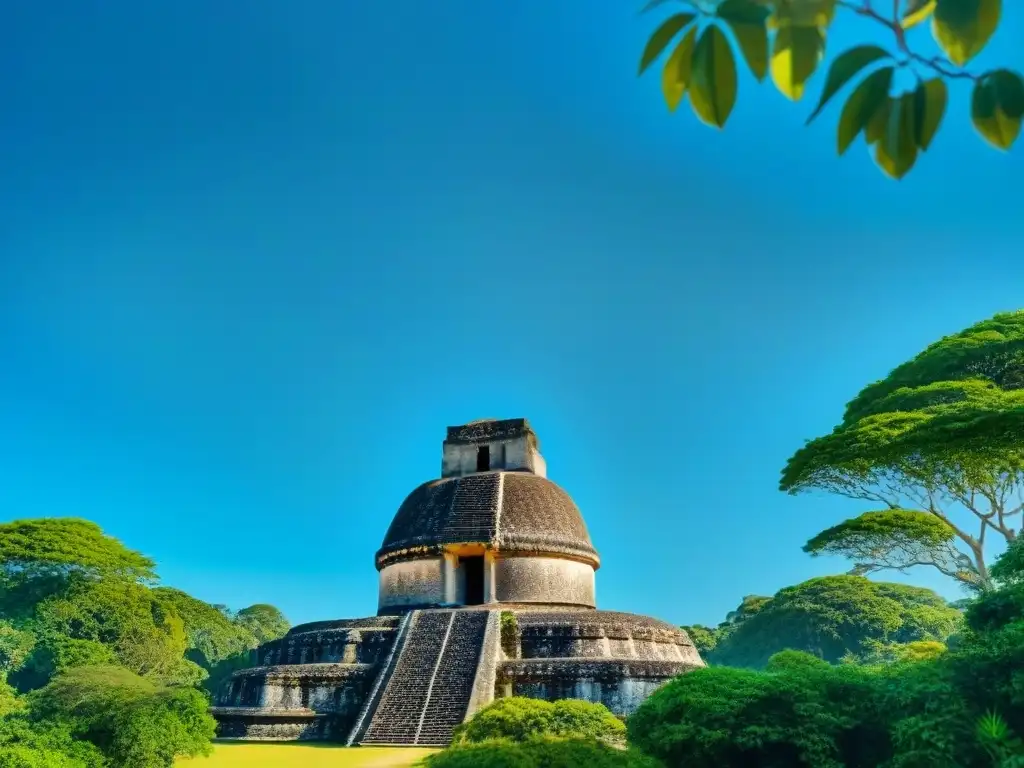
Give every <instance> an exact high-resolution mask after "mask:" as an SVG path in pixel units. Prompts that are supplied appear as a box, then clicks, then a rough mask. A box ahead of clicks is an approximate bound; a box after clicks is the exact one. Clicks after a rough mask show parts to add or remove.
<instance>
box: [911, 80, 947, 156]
mask: <svg viewBox="0 0 1024 768" xmlns="http://www.w3.org/2000/svg"><path fill="white" fill-rule="evenodd" d="M948 100H949V91H948V89H947V88H946V82H945V80H943V79H942V78H941V77H934V78H932V79H931V80H925V81H924V82H923V83H921V84H920V85H919V86H918V87H917V90H916V91H915V92H914V102H915V116H914V125H915V126H916V128H917V135H916V137H915V139H916V141H917V146H919V147H920V148H921V149H923V150H927V149H928V147H930V146H931V143H932V139H934V138H935V134H936V133H937V132H938V130H939V125H940V124H941V123H942V118H943V117H944V116H945V114H946V103H947V102H948Z"/></svg>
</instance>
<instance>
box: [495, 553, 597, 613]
mask: <svg viewBox="0 0 1024 768" xmlns="http://www.w3.org/2000/svg"><path fill="white" fill-rule="evenodd" d="M494 580H495V594H496V596H497V599H498V601H499V602H502V603H547V604H555V605H558V604H565V605H582V606H586V607H589V608H593V607H594V606H595V605H596V602H595V596H594V567H593V566H591V565H587V564H586V563H580V562H577V561H575V560H567V559H563V558H557V557H533V556H529V557H525V556H524V557H502V558H499V559H498V560H496V561H495V563H494Z"/></svg>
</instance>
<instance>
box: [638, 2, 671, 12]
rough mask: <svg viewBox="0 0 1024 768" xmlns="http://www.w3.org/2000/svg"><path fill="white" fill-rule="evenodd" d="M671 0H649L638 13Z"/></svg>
mask: <svg viewBox="0 0 1024 768" xmlns="http://www.w3.org/2000/svg"><path fill="white" fill-rule="evenodd" d="M672 1H673V0H651V2H649V3H647V5H645V6H644V7H643V8H641V9H640V13H647V12H648V11H653V10H654V9H655V8H657V7H658V6H660V5H664V4H665V3H670V2H672Z"/></svg>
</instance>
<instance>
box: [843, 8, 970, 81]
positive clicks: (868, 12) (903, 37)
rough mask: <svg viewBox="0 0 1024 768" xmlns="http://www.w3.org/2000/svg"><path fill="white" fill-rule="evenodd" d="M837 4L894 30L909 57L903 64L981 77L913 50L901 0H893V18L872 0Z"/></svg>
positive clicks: (954, 75) (964, 77)
mask: <svg viewBox="0 0 1024 768" xmlns="http://www.w3.org/2000/svg"><path fill="white" fill-rule="evenodd" d="M837 4H838V5H839V6H840V7H842V8H846V9H847V10H849V11H852V12H853V13H855V14H857V15H858V16H863V17H864V18H866V19H871V20H872V21H876V22H878V23H879V24H881V25H882V26H883V27H885V28H886V29H888V30H889V31H890V32H892V33H893V35H894V36H895V38H896V47H897V48H898V49H899V50H900V52H901V53H903V54H905V55H906V57H907V58H906V59H905V60H904V61H903V62H901V66H906V65H907V64H909V63H910V62H916V63H918V64H920V65H922V66H925V67H928V68H929V69H932V70H933V71H935V72H938V73H939V74H940V75H942V76H943V77H949V78H953V79H960V80H979V79H980V78H979V77H978V75H974V74H971V73H970V72H968V71H966V70H963V69H954V66H955V65H954V64H953V62H951V61H949V60H948V59H944V58H943V57H941V56H932V57H931V58H928V57H927V56H922V55H921V54H919V53H914V52H913V51H911V50H910V47H909V46H908V45H907V31H906V30H905V29H904V28H903V24H902V23H901V21H900V0H893V11H892V18H886V17H885V16H883V15H882V14H881V13H879V12H878V11H876V10H875V9H874V8H873V7H872V6H871V0H863V2H861V3H856V2H853V0H838V2H837Z"/></svg>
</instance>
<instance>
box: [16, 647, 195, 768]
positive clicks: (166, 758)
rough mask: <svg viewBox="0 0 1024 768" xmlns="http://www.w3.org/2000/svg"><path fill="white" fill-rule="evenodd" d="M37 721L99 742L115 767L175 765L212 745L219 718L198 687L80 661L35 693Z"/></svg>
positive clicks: (33, 705)
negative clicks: (82, 664) (161, 682)
mask: <svg viewBox="0 0 1024 768" xmlns="http://www.w3.org/2000/svg"><path fill="white" fill-rule="evenodd" d="M28 698H29V711H30V714H31V716H32V718H33V719H34V720H35V721H36V722H37V723H49V724H52V725H54V726H60V727H62V728H64V729H66V730H67V731H68V732H69V733H70V734H71V735H72V736H73V737H74V738H75V739H77V740H82V741H85V742H90V743H91V744H94V745H95V746H96V747H97V748H98V749H99V750H100V751H101V752H102V753H103V755H104V756H105V757H106V758H107V760H108V761H109V763H108V764H109V765H110V766H113V767H114V768H169V767H170V766H171V765H173V763H174V759H175V758H176V757H180V756H195V755H202V754H206V753H208V751H209V746H210V740H211V739H212V738H213V736H214V731H215V723H214V720H213V718H212V717H211V716H210V715H209V713H208V711H207V707H208V705H209V702H208V701H207V699H206V697H205V696H204V695H203V694H202V693H201V692H200V691H198V690H196V689H194V688H188V687H182V686H175V687H164V686H160V685H157V684H155V683H153V682H152V681H151V680H147V679H145V678H142V677H139V676H138V675H135V674H133V673H132V672H130V671H129V670H127V669H123V668H121V667H80V668H76V669H71V670H68V671H67V672H65V673H64V674H61V675H58V676H57V677H55V678H54V679H53V681H52V682H50V683H49V684H48V685H47V686H46V687H45V688H42V689H40V690H39V691H36V692H34V693H33V694H31V695H30V696H29V697H28Z"/></svg>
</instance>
